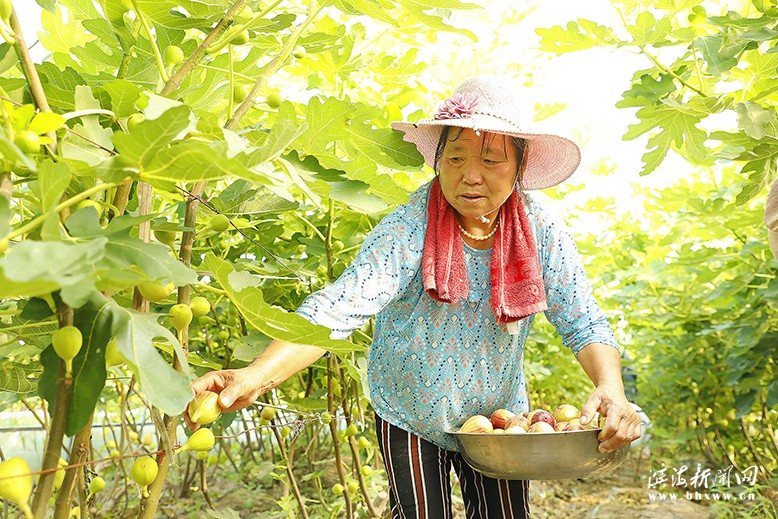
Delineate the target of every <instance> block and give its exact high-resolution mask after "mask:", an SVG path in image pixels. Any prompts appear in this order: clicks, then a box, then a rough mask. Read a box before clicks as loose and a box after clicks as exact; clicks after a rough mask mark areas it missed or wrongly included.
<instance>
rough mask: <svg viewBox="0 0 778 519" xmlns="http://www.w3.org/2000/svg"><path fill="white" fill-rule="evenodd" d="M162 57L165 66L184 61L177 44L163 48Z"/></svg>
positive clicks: (181, 51) (172, 65)
mask: <svg viewBox="0 0 778 519" xmlns="http://www.w3.org/2000/svg"><path fill="white" fill-rule="evenodd" d="M163 59H164V61H165V66H166V67H174V66H176V65H178V64H179V63H181V62H182V61H184V51H183V50H181V47H178V46H177V45H170V46H169V47H168V48H166V49H165V55H164V57H163Z"/></svg>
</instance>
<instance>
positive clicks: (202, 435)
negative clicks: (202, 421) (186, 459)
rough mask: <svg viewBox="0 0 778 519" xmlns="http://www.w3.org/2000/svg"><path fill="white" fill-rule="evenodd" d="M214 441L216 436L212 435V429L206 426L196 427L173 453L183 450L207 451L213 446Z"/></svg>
mask: <svg viewBox="0 0 778 519" xmlns="http://www.w3.org/2000/svg"><path fill="white" fill-rule="evenodd" d="M215 443H216V438H215V437H214V435H213V431H211V430H210V429H208V428H206V427H201V428H199V429H197V430H196V431H195V432H194V433H192V436H190V437H189V439H188V440H187V441H186V443H184V444H183V445H182V446H181V447H179V448H178V449H176V450H175V451H174V452H173V453H174V454H178V453H179V452H184V451H207V450H210V449H212V448H213V446H214V444H215Z"/></svg>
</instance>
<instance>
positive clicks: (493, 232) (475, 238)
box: [459, 222, 500, 241]
mask: <svg viewBox="0 0 778 519" xmlns="http://www.w3.org/2000/svg"><path fill="white" fill-rule="evenodd" d="M499 226H500V222H497V223H496V224H495V226H494V229H492V231H491V232H490V233H489V234H484V235H483V236H476V235H475V234H470V233H469V232H467V231H466V230H465V228H464V227H462V224H459V231H460V232H461V233H462V234H464V235H465V236H467V237H468V238H470V239H471V240H475V241H485V240H488V239H489V238H491V237H492V236H494V235H495V233H496V232H497V228H498V227H499Z"/></svg>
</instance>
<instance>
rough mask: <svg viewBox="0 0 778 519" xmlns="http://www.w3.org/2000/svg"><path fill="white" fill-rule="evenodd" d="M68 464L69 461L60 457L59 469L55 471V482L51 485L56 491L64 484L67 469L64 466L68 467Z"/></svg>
mask: <svg viewBox="0 0 778 519" xmlns="http://www.w3.org/2000/svg"><path fill="white" fill-rule="evenodd" d="M67 464H68V462H67V461H65V460H63V459H62V458H60V459H59V461H58V462H57V467H58V468H57V471H56V472H54V483H53V484H52V486H51V489H52V490H53V491H54V492H56V491H58V490H59V488H60V487H61V486H62V482H63V481H65V469H63V468H62V467H66V466H67Z"/></svg>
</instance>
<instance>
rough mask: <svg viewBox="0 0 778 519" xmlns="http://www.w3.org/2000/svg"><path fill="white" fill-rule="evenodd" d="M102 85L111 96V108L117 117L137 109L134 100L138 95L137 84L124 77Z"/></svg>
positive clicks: (125, 115)
mask: <svg viewBox="0 0 778 519" xmlns="http://www.w3.org/2000/svg"><path fill="white" fill-rule="evenodd" d="M102 86H103V88H104V89H105V91H106V92H108V95H109V96H111V110H113V113H115V114H116V116H117V117H127V116H128V115H130V114H133V113H135V112H136V111H137V109H136V108H135V102H136V101H137V100H138V98H139V97H140V89H139V88H138V87H137V86H135V85H134V84H132V83H130V82H129V81H127V80H124V79H115V80H113V81H109V82H108V83H103V85H102Z"/></svg>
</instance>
